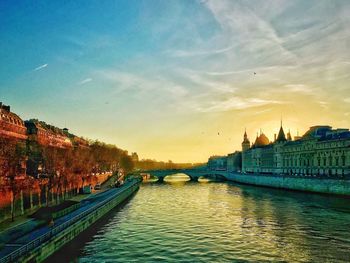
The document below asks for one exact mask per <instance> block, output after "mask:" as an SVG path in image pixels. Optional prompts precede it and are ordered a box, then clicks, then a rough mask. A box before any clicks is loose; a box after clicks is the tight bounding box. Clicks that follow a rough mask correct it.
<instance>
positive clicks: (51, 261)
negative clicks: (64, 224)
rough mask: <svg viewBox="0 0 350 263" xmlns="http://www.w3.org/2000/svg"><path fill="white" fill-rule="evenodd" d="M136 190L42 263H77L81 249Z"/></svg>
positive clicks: (128, 200)
mask: <svg viewBox="0 0 350 263" xmlns="http://www.w3.org/2000/svg"><path fill="white" fill-rule="evenodd" d="M137 192H138V190H137V191H135V192H134V193H133V194H132V195H131V196H130V197H128V198H127V199H126V200H125V201H123V202H122V203H120V204H119V205H118V206H116V207H115V208H113V209H112V210H111V211H110V212H109V213H107V214H106V215H105V216H103V217H102V218H100V219H99V220H97V221H96V222H95V223H94V224H92V225H91V226H90V227H88V228H87V229H86V230H84V231H83V232H81V233H80V234H79V235H78V236H77V237H75V238H74V239H73V240H71V241H70V242H69V243H67V244H66V245H64V246H63V247H62V248H61V249H59V250H58V251H56V252H55V253H53V254H52V255H51V256H49V257H48V258H47V259H46V260H45V261H44V262H46V263H62V262H79V256H81V255H82V252H83V248H84V247H85V245H86V244H87V243H88V242H90V241H92V240H93V237H94V236H95V235H96V234H97V233H98V231H99V230H100V229H101V228H102V227H103V226H105V225H106V224H108V223H109V222H110V221H111V220H112V219H113V218H114V216H115V215H116V213H118V211H120V210H121V209H123V207H124V206H125V205H126V204H127V203H128V202H130V200H131V199H132V198H134V196H135V195H136V194H137Z"/></svg>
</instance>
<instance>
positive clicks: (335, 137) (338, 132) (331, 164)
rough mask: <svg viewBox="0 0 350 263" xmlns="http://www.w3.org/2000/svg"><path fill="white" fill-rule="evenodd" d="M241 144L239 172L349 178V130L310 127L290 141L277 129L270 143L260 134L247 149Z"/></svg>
mask: <svg viewBox="0 0 350 263" xmlns="http://www.w3.org/2000/svg"><path fill="white" fill-rule="evenodd" d="M248 143H249V139H248V137H247V135H246V133H245V134H244V139H243V142H242V172H244V173H256V174H277V175H280V174H283V175H303V176H325V177H333V176H336V177H344V176H347V175H350V131H349V130H348V129H332V127H330V126H313V127H311V128H310V129H309V130H308V131H307V132H306V133H305V134H304V135H303V136H301V137H298V138H297V139H295V140H292V138H291V135H290V133H288V134H287V136H285V133H284V130H283V128H282V125H281V128H280V131H279V133H278V136H277V138H276V136H275V141H274V142H269V140H268V139H267V137H266V136H265V135H264V134H263V133H261V134H260V135H259V136H257V138H256V140H255V143H254V144H252V145H250V146H249V147H248Z"/></svg>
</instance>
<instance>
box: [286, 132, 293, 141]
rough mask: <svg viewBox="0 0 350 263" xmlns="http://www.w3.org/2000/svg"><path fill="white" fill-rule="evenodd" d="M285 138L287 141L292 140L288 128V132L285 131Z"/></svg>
mask: <svg viewBox="0 0 350 263" xmlns="http://www.w3.org/2000/svg"><path fill="white" fill-rule="evenodd" d="M287 140H288V141H291V140H292V135H291V134H290V129H289V130H288V133H287Z"/></svg>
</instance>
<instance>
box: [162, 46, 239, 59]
mask: <svg viewBox="0 0 350 263" xmlns="http://www.w3.org/2000/svg"><path fill="white" fill-rule="evenodd" d="M234 48H235V46H229V47H226V48H222V49H213V50H200V51H198V50H168V51H165V52H164V53H165V54H166V55H170V56H171V57H194V56H208V55H216V54H221V53H226V52H228V51H230V50H232V49H234Z"/></svg>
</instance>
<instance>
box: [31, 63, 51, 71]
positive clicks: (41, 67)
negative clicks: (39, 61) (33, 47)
mask: <svg viewBox="0 0 350 263" xmlns="http://www.w3.org/2000/svg"><path fill="white" fill-rule="evenodd" d="M48 65H49V64H43V65H41V66H39V67H36V68H35V69H34V71H38V70H41V69H43V68H46V67H47V66H48Z"/></svg>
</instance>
